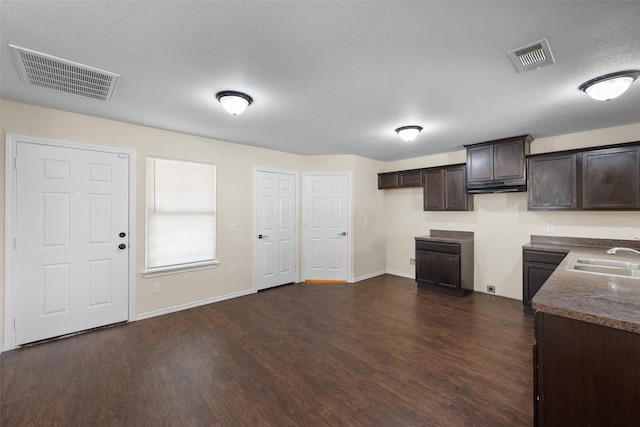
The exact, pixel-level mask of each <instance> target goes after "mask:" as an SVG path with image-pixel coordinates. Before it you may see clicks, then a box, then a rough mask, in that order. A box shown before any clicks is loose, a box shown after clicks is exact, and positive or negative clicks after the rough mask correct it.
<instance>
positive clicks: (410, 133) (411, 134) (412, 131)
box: [396, 126, 422, 142]
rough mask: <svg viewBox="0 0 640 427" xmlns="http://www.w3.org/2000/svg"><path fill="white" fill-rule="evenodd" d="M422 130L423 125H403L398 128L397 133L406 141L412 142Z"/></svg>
mask: <svg viewBox="0 0 640 427" xmlns="http://www.w3.org/2000/svg"><path fill="white" fill-rule="evenodd" d="M421 130H422V126H402V127H399V128H398V129H396V133H397V134H398V135H399V136H400V138H402V139H403V140H404V141H407V142H411V141H413V140H414V139H416V136H418V134H419V133H420V131H421Z"/></svg>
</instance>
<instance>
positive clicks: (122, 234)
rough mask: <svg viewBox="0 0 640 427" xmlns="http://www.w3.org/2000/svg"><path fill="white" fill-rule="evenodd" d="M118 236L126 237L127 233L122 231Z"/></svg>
mask: <svg viewBox="0 0 640 427" xmlns="http://www.w3.org/2000/svg"><path fill="white" fill-rule="evenodd" d="M118 236H120V237H127V233H125V232H124V231H123V232H121V233H120V234H118Z"/></svg>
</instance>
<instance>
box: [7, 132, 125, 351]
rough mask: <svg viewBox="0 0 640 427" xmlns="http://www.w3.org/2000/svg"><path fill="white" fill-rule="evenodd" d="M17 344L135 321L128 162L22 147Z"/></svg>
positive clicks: (96, 153) (71, 150)
mask: <svg viewBox="0 0 640 427" xmlns="http://www.w3.org/2000/svg"><path fill="white" fill-rule="evenodd" d="M16 153H17V157H16V204H17V206H16V220H15V222H16V229H15V254H16V255H15V285H14V289H15V341H16V344H18V345H20V344H25V343H29V342H33V341H38V340H42V339H45V338H51V337H55V336H60V335H65V334H69V333H73V332H77V331H82V330H85V329H90V328H94V327H98V326H103V325H107V324H111V323H116V322H120V321H124V320H127V319H128V312H129V311H128V292H129V283H128V277H129V254H128V251H129V248H128V246H129V245H128V243H129V220H128V217H129V194H128V191H129V190H128V189H129V156H128V155H126V154H117V153H107V152H102V151H92V150H86V149H75V148H68V147H61V146H53V145H42V144H35V143H27V142H18V143H17V147H16Z"/></svg>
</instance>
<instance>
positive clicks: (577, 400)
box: [534, 312, 640, 427]
mask: <svg viewBox="0 0 640 427" xmlns="http://www.w3.org/2000/svg"><path fill="white" fill-rule="evenodd" d="M535 326H536V343H535V345H534V375H535V376H534V411H535V412H534V424H535V425H536V426H546V427H556V426H558V427H573V426H576V427H578V426H580V427H583V426H615V427H625V426H638V425H640V416H639V414H638V409H639V406H640V334H636V333H633V332H628V331H623V330H620V329H614V328H609V327H607V326H602V325H597V324H594V323H588V322H583V321H579V320H574V319H568V318H565V317H560V316H555V315H551V314H548V313H542V312H538V313H536V323H535Z"/></svg>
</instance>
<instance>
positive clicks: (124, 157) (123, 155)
mask: <svg viewBox="0 0 640 427" xmlns="http://www.w3.org/2000/svg"><path fill="white" fill-rule="evenodd" d="M118 157H120V158H121V159H128V158H129V155H128V154H126V153H118Z"/></svg>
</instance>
